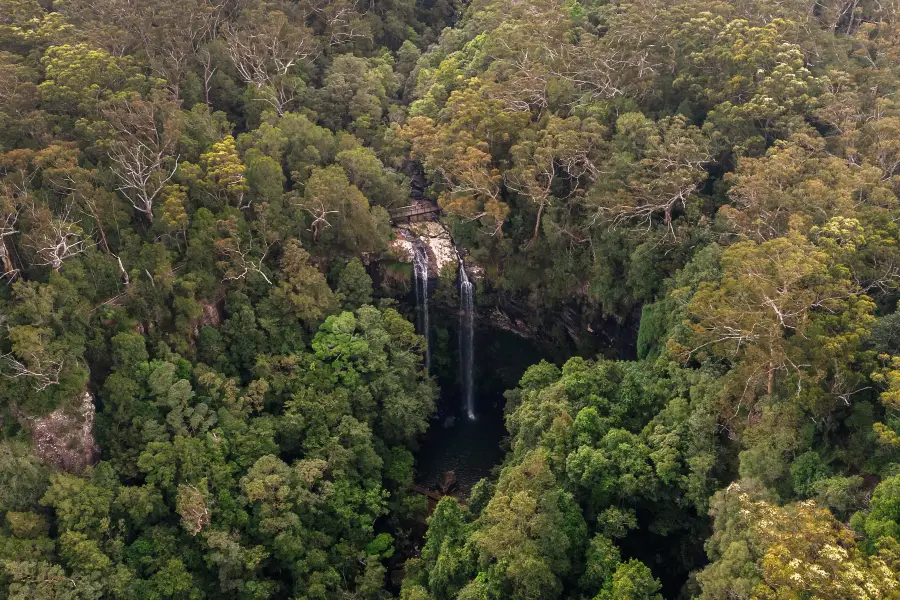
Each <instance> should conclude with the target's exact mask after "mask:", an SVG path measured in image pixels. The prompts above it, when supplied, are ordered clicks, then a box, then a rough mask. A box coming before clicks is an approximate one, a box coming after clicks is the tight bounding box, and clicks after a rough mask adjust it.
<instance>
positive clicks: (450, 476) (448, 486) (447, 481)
mask: <svg viewBox="0 0 900 600" xmlns="http://www.w3.org/2000/svg"><path fill="white" fill-rule="evenodd" d="M455 487H456V473H455V472H453V471H447V472H446V473H444V477H443V478H442V479H441V482H440V483H439V484H438V491H439V492H441V493H442V494H449V493H450V492H451V491H452V490H453V488H455Z"/></svg>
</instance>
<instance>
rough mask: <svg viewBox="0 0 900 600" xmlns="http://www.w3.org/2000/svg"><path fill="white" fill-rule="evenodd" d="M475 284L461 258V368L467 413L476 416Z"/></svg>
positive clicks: (469, 415)
mask: <svg viewBox="0 0 900 600" xmlns="http://www.w3.org/2000/svg"><path fill="white" fill-rule="evenodd" d="M474 338H475V286H474V285H472V282H471V281H469V276H468V275H467V274H466V265H465V263H464V262H463V260H462V258H460V259H459V368H460V376H461V379H462V389H463V401H464V402H465V409H466V414H467V415H468V417H469V418H470V419H474V418H475V386H474V382H473V381H472V378H473V374H472V370H473V366H474V364H475V339H474Z"/></svg>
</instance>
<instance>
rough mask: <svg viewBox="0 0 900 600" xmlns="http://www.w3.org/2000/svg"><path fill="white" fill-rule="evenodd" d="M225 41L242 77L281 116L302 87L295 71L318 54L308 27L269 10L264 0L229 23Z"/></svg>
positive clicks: (315, 41) (236, 68) (249, 7)
mask: <svg viewBox="0 0 900 600" xmlns="http://www.w3.org/2000/svg"><path fill="white" fill-rule="evenodd" d="M224 42H225V46H226V48H227V50H228V54H229V56H230V57H231V61H232V64H233V65H234V68H235V70H236V71H237V73H238V76H239V77H240V78H241V80H242V81H244V83H246V84H249V85H252V86H253V87H254V88H255V89H256V90H258V91H260V92H261V93H262V94H263V96H262V99H263V100H265V101H266V102H267V103H268V104H269V105H271V106H272V108H274V109H275V110H276V112H277V113H278V114H279V115H281V114H284V113H285V112H286V110H287V107H288V106H289V105H290V104H291V103H292V102H293V100H294V98H295V94H296V93H297V90H298V88H299V86H298V83H297V81H296V80H295V78H294V77H292V76H291V75H292V72H293V71H295V69H297V68H298V67H300V66H301V65H302V63H303V62H304V61H306V60H309V59H311V58H313V57H314V56H315V55H316V54H317V53H318V48H317V40H316V38H315V36H313V35H312V32H311V31H310V30H309V29H308V28H306V27H304V26H303V24H302V23H301V24H300V25H297V24H295V23H294V22H292V21H291V19H289V18H288V16H287V15H286V14H285V13H283V12H281V11H277V10H266V8H265V4H263V3H261V2H260V3H254V4H252V5H250V6H248V7H247V8H246V9H244V10H243V11H242V12H241V15H240V18H239V19H238V20H237V22H236V23H233V24H232V23H229V24H227V26H226V28H225V33H224Z"/></svg>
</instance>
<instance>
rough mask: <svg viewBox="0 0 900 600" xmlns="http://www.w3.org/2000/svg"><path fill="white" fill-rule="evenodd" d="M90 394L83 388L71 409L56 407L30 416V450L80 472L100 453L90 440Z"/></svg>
mask: <svg viewBox="0 0 900 600" xmlns="http://www.w3.org/2000/svg"><path fill="white" fill-rule="evenodd" d="M95 412H96V410H95V408H94V398H93V396H91V394H90V392H85V393H84V396H82V399H81V405H80V406H79V407H78V408H77V409H76V410H74V411H71V410H66V409H62V408H60V409H57V410H55V411H53V412H52V413H50V414H49V415H47V416H45V417H40V418H37V419H33V420H31V422H30V424H29V426H30V429H31V439H32V443H33V444H34V451H35V454H37V455H38V456H39V457H40V458H41V459H42V460H44V461H45V462H47V463H49V464H51V465H54V466H56V467H57V468H59V469H62V470H63V471H67V472H69V473H75V474H78V473H81V472H82V471H84V470H85V469H86V468H87V467H88V466H90V465H93V464H94V463H96V462H97V459H98V458H99V457H100V446H99V445H98V444H97V442H96V441H95V440H94V433H93V428H94V415H95Z"/></svg>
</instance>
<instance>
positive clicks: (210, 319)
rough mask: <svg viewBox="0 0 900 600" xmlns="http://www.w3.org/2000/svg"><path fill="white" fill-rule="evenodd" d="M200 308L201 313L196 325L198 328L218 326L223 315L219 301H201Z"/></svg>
mask: <svg viewBox="0 0 900 600" xmlns="http://www.w3.org/2000/svg"><path fill="white" fill-rule="evenodd" d="M200 308H201V309H202V311H203V313H202V314H201V315H200V323H199V324H198V325H197V327H198V329H199V328H200V327H207V326H209V327H218V326H219V325H221V324H222V318H223V317H224V315H223V310H222V309H223V307H222V306H221V303H220V302H202V303H201V304H200Z"/></svg>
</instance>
